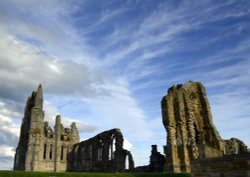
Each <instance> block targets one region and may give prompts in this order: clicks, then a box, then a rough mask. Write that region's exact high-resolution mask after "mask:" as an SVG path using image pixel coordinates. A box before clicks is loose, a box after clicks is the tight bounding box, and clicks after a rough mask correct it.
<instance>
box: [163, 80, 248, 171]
mask: <svg viewBox="0 0 250 177" xmlns="http://www.w3.org/2000/svg"><path fill="white" fill-rule="evenodd" d="M161 106H162V118H163V125H164V127H165V129H166V131H167V145H166V146H165V148H164V151H165V154H166V157H165V158H166V161H165V167H164V171H167V172H190V162H191V161H192V160H195V159H201V158H209V157H220V156H223V155H229V154H238V153H246V152H247V148H246V145H245V144H244V143H243V142H241V141H240V140H236V139H231V140H226V141H225V140H223V139H222V138H221V137H220V135H219V133H218V131H217V130H216V128H215V126H214V124H213V120H212V115H211V111H210V106H209V102H208V99H207V96H206V91H205V87H204V86H203V85H202V84H201V83H199V82H192V81H189V82H188V83H186V84H184V85H177V86H173V87H171V88H170V89H169V90H168V94H167V95H166V96H164V97H163V99H162V102H161Z"/></svg>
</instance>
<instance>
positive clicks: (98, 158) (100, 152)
mask: <svg viewBox="0 0 250 177" xmlns="http://www.w3.org/2000/svg"><path fill="white" fill-rule="evenodd" d="M102 153H103V149H102V148H98V150H97V160H98V161H102Z"/></svg>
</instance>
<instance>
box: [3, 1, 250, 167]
mask: <svg viewBox="0 0 250 177" xmlns="http://www.w3.org/2000/svg"><path fill="white" fill-rule="evenodd" d="M249 21H250V1H248V0H224V1H223V0H202V1H199V0H179V1H175V0H164V1H161V0H103V1H100V0H89V1H87V0H82V1H74V0H67V1H66V0H43V1H39V0H21V1H20V0H1V1H0V38H1V40H0V51H1V52H0V125H1V128H0V169H7V170H8V169H12V168H13V159H14V153H15V148H16V147H17V143H18V139H19V132H20V125H21V119H22V117H23V111H24V106H25V101H26V99H27V97H28V96H29V95H30V94H31V92H32V91H33V90H36V88H37V86H38V84H39V83H41V84H42V85H43V91H44V110H45V120H47V121H49V123H50V126H51V127H53V126H54V119H55V116H56V115H57V114H60V115H61V116H62V120H63V123H64V125H65V126H69V125H70V123H71V122H72V121H75V122H76V123H77V127H78V129H79V132H80V137H81V140H84V139H88V138H90V137H93V136H95V135H96V134H97V133H100V132H102V131H105V130H109V129H112V128H120V129H121V131H122V133H123V135H124V137H125V142H126V143H125V148H127V149H128V150H130V151H131V152H132V154H133V157H134V161H135V165H136V166H139V165H147V164H148V163H149V155H150V151H151V145H152V144H156V145H158V150H159V151H160V152H161V153H163V152H162V151H163V146H164V145H165V144H166V130H165V129H164V127H163V124H162V116H161V108H160V106H161V105H160V102H161V99H162V97H163V96H164V95H166V94H167V90H168V88H169V87H171V86H172V85H176V84H181V83H186V82H187V81H189V80H193V81H199V82H201V83H203V85H204V86H205V87H206V91H207V96H208V99H209V102H210V106H211V111H212V115H213V120H214V124H215V126H216V128H217V130H218V131H219V133H220V135H221V137H222V138H223V139H229V138H231V137H236V138H239V139H241V140H243V141H244V142H245V143H246V144H247V145H248V146H250V138H249V137H250V129H249V125H250V99H249V98H250V91H249V90H250V23H249Z"/></svg>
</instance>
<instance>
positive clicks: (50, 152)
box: [49, 144, 52, 159]
mask: <svg viewBox="0 0 250 177" xmlns="http://www.w3.org/2000/svg"><path fill="white" fill-rule="evenodd" d="M49 159H52V144H51V145H50V150H49Z"/></svg>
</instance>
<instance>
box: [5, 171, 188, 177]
mask: <svg viewBox="0 0 250 177" xmlns="http://www.w3.org/2000/svg"><path fill="white" fill-rule="evenodd" d="M0 177H191V175H190V174H187V173H179V174H166V173H73V172H72V173H52V172H51V173H45V172H25V171H0Z"/></svg>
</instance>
